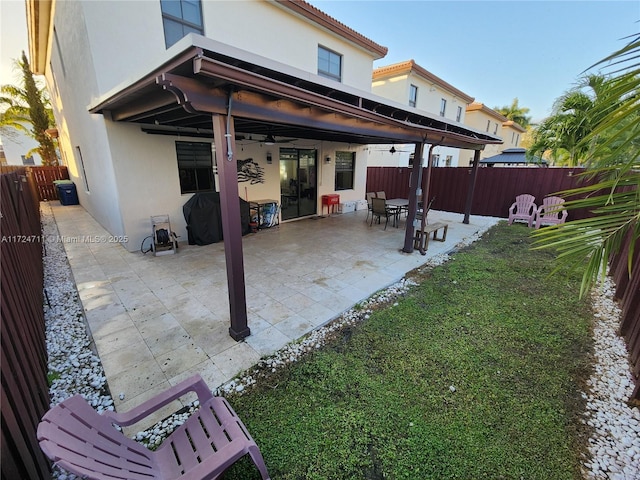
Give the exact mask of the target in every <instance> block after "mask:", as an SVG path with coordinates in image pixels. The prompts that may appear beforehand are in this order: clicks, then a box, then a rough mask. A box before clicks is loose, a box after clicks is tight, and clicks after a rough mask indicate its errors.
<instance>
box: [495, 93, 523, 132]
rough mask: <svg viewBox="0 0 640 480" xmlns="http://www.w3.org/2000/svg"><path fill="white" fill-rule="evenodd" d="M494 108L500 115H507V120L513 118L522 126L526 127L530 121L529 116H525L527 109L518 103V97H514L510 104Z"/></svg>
mask: <svg viewBox="0 0 640 480" xmlns="http://www.w3.org/2000/svg"><path fill="white" fill-rule="evenodd" d="M494 110H495V111H496V112H498V113H499V114H500V115H503V116H505V117H507V118H508V119H509V120H513V121H514V122H516V123H517V124H518V125H520V126H521V127H523V128H527V127H528V126H529V124H530V123H531V117H529V116H527V113H529V109H528V108H526V107H521V106H519V105H518V98H517V97H516V98H514V99H513V102H511V105H505V106H504V107H495V108H494Z"/></svg>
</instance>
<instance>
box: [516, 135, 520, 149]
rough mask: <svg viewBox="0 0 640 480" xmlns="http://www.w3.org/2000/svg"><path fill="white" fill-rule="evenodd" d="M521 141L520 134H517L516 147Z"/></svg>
mask: <svg viewBox="0 0 640 480" xmlns="http://www.w3.org/2000/svg"><path fill="white" fill-rule="evenodd" d="M519 141H520V134H517V135H516V147H517V146H518V142H519Z"/></svg>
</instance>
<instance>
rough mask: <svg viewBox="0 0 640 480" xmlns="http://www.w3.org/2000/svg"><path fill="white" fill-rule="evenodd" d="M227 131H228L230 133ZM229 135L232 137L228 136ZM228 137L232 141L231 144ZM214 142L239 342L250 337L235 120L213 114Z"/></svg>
mask: <svg viewBox="0 0 640 480" xmlns="http://www.w3.org/2000/svg"><path fill="white" fill-rule="evenodd" d="M227 129H228V130H229V131H227ZM227 135H230V137H227ZM228 138H230V139H231V141H230V142H228V141H227V140H228ZM213 139H214V143H215V146H216V164H217V166H218V178H219V180H220V208H221V210H222V212H221V213H222V236H223V239H224V256H225V263H226V266H227V285H228V286H229V314H230V316H231V326H230V327H229V335H231V337H232V338H233V339H234V340H236V341H240V340H242V339H243V338H245V337H247V336H249V335H250V334H251V331H250V330H249V327H248V326H247V295H246V290H245V283H244V259H243V252H242V225H241V221H240V196H239V194H238V166H237V163H238V162H237V159H236V156H235V154H234V153H233V152H230V151H229V150H230V147H231V146H233V147H235V129H234V125H233V117H231V116H223V115H218V114H214V115H213Z"/></svg>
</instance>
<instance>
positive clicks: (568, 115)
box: [528, 74, 616, 167]
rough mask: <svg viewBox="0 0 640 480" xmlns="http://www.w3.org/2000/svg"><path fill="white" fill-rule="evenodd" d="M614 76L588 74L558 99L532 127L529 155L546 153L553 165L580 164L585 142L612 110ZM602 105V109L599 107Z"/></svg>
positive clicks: (588, 149) (585, 157)
mask: <svg viewBox="0 0 640 480" xmlns="http://www.w3.org/2000/svg"><path fill="white" fill-rule="evenodd" d="M615 82H616V79H608V78H606V77H605V76H604V75H595V74H591V75H587V76H585V77H583V78H582V80H581V82H580V83H579V84H578V85H577V86H576V87H574V88H573V89H571V90H569V91H568V92H566V93H565V94H564V95H562V96H561V97H560V98H558V99H557V100H556V101H555V103H554V106H553V113H552V115H551V116H550V117H548V118H546V119H545V120H544V121H543V122H542V123H541V124H540V125H538V127H536V128H535V129H534V130H533V133H532V144H531V146H530V148H529V150H528V154H529V155H532V156H533V155H538V156H544V155H545V154H547V155H548V156H549V157H550V159H551V160H552V162H553V163H554V164H555V165H567V166H569V167H575V166H578V165H581V164H583V163H584V162H585V161H586V159H587V157H588V154H589V151H590V148H591V146H590V145H589V142H588V141H585V140H586V139H587V138H588V137H589V135H590V133H591V131H592V130H593V126H594V125H597V124H598V123H599V122H600V121H601V120H602V117H603V116H606V114H607V113H608V112H609V111H610V110H611V107H612V103H611V99H610V98H609V95H610V92H611V91H613V88H612V87H613V84H614V83H615ZM601 107H602V108H601Z"/></svg>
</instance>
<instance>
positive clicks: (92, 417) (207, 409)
mask: <svg viewBox="0 0 640 480" xmlns="http://www.w3.org/2000/svg"><path fill="white" fill-rule="evenodd" d="M190 391H195V392H196V393H197V395H198V400H199V401H200V408H199V409H198V410H197V411H196V412H194V413H193V414H192V415H191V416H190V417H189V419H188V420H187V421H186V422H185V423H184V424H182V425H181V426H180V427H178V428H177V429H176V430H175V431H174V432H173V433H172V434H171V435H169V437H167V439H166V440H165V441H164V442H163V443H162V444H161V445H160V447H159V448H158V449H157V450H155V451H151V450H149V449H147V448H145V447H144V446H143V445H141V444H140V443H138V442H136V441H134V440H133V439H131V438H129V437H127V436H125V435H124V434H122V433H121V432H120V431H118V430H117V429H116V428H114V426H113V424H114V423H115V424H117V425H121V426H127V425H132V424H134V423H136V422H138V421H139V420H141V419H142V418H144V417H146V416H147V415H148V414H149V413H151V412H153V411H156V410H158V409H159V408H161V407H163V406H165V405H167V404H169V403H171V402H172V401H174V400H176V399H177V398H179V397H180V396H182V395H184V394H185V393H187V392H190ZM38 441H39V442H40V448H41V449H42V451H43V452H44V453H45V454H46V455H47V456H48V457H49V458H50V459H51V460H52V461H53V462H54V463H55V464H57V465H59V466H60V467H61V468H63V469H65V470H67V471H69V472H72V473H74V474H76V475H78V476H80V477H81V478H87V479H95V480H106V479H109V480H114V479H127V480H142V479H145V480H151V479H163V480H165V479H167V480H169V479H171V480H173V479H187V478H188V479H193V480H196V479H205V478H206V479H217V478H219V477H220V476H221V475H222V474H223V473H224V471H225V470H226V469H227V468H229V467H230V466H231V465H232V464H233V463H235V462H236V461H237V460H238V459H240V458H241V457H243V456H245V455H246V454H249V456H250V457H251V459H252V460H253V463H254V464H255V465H256V467H257V468H258V470H259V471H260V475H261V476H262V478H263V480H268V479H269V474H268V473H267V467H266V465H265V463H264V460H263V458H262V455H261V453H260V450H259V449H258V446H257V445H256V443H255V441H254V440H253V439H252V438H251V436H250V435H249V432H247V429H246V428H245V426H244V424H243V423H242V421H241V420H240V419H239V418H238V416H237V415H236V413H235V412H234V411H233V409H232V408H231V406H230V405H229V403H228V402H227V401H226V400H225V399H224V398H222V397H214V396H213V395H212V394H211V390H209V388H208V387H207V384H206V383H205V382H204V381H203V380H202V378H201V377H200V376H199V375H195V376H193V377H191V378H189V379H187V380H185V381H183V382H181V383H179V384H178V385H176V386H174V387H173V388H170V389H169V390H167V391H166V392H164V393H161V394H159V395H157V396H156V397H154V398H152V399H150V400H148V401H146V402H144V403H142V404H141V405H139V406H138V407H136V408H134V409H132V410H131V411H129V412H126V413H115V412H105V413H103V414H102V415H100V414H98V413H97V412H96V411H95V410H94V409H93V408H92V407H91V406H90V405H89V404H88V403H87V402H86V401H85V400H84V399H83V398H82V397H81V396H80V395H75V396H73V397H71V398H68V399H67V400H65V401H63V402H62V403H60V404H58V405H57V406H55V407H53V408H52V409H51V410H49V411H48V412H47V413H46V414H45V415H44V417H43V418H42V421H41V422H40V425H39V426H38Z"/></svg>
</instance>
